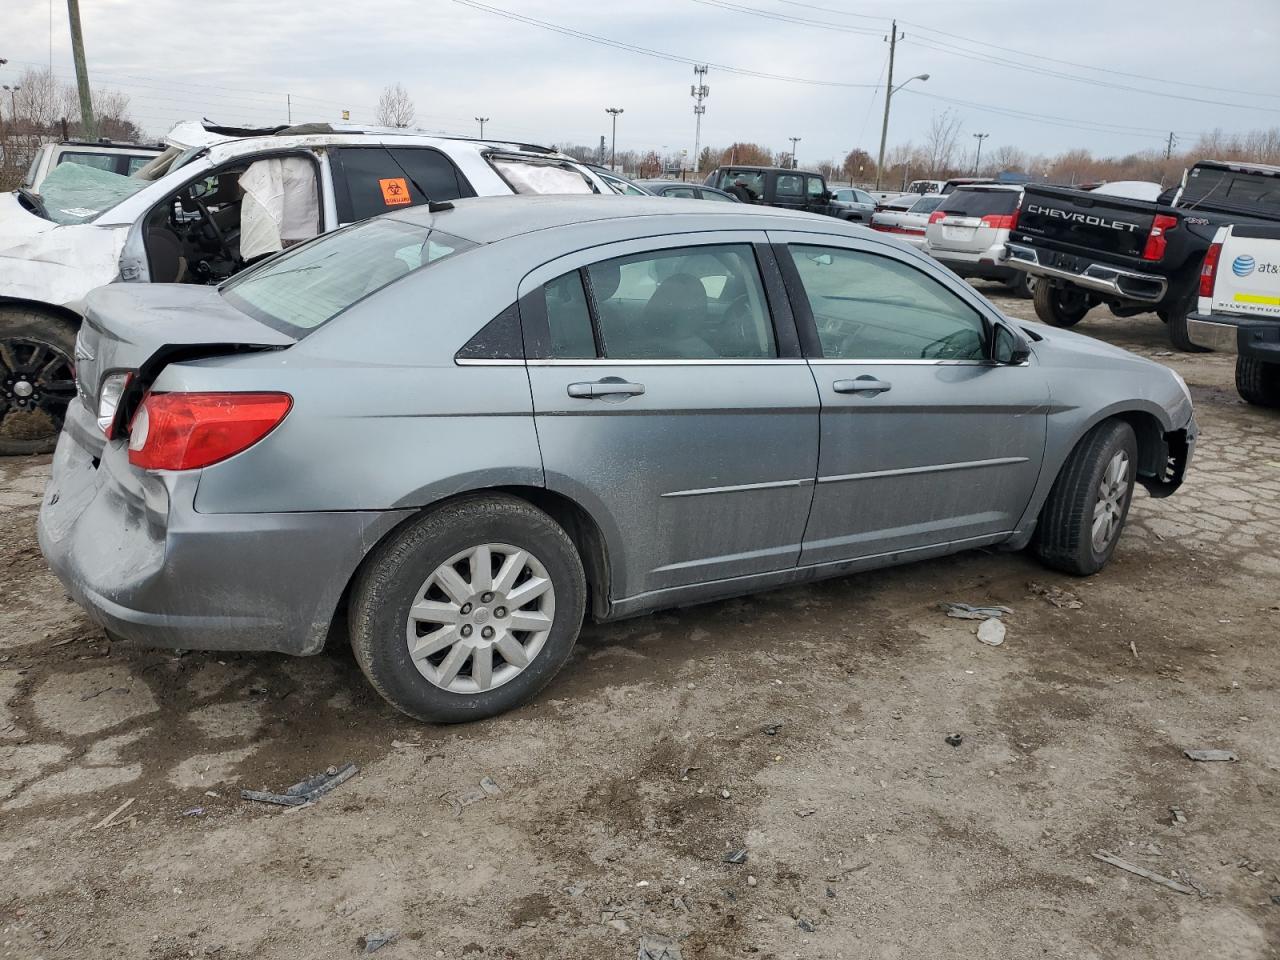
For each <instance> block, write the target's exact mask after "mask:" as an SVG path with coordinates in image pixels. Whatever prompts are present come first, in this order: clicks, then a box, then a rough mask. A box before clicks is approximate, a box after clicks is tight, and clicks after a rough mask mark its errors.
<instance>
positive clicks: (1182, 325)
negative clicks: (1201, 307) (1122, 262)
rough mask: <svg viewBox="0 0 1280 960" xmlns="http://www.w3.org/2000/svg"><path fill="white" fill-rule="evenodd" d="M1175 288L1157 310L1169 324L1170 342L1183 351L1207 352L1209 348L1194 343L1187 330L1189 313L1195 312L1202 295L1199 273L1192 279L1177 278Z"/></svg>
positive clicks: (1161, 317)
mask: <svg viewBox="0 0 1280 960" xmlns="http://www.w3.org/2000/svg"><path fill="white" fill-rule="evenodd" d="M1174 289H1175V291H1176V293H1175V295H1174V296H1172V297H1170V298H1169V300H1168V301H1167V304H1166V305H1165V306H1163V307H1161V308H1160V309H1158V310H1157V311H1156V313H1157V314H1158V315H1159V316H1160V319H1161V320H1163V321H1164V322H1165V323H1167V324H1168V325H1169V342H1170V343H1172V344H1173V345H1174V347H1176V348H1177V349H1179V350H1181V351H1182V352H1183V353H1207V352H1208V348H1207V347H1201V346H1198V345H1197V344H1194V343H1192V342H1191V336H1190V335H1189V334H1188V332H1187V314H1189V313H1195V309H1196V305H1197V300H1198V298H1199V296H1200V286H1199V273H1198V272H1197V274H1196V276H1195V277H1192V278H1191V279H1190V280H1187V279H1178V280H1175V281H1174Z"/></svg>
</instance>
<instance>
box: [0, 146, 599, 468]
mask: <svg viewBox="0 0 1280 960" xmlns="http://www.w3.org/2000/svg"><path fill="white" fill-rule="evenodd" d="M166 143H167V145H168V148H167V149H166V150H165V152H164V153H162V154H160V155H159V156H158V157H156V158H155V159H154V160H152V161H151V162H150V163H148V164H147V165H146V166H145V167H143V168H142V169H140V170H138V171H136V172H135V173H134V174H133V175H132V176H121V175H119V174H117V173H112V172H108V171H105V170H100V169H96V168H93V167H87V166H83V165H79V164H74V165H73V164H62V165H61V166H60V167H58V168H56V169H55V170H54V171H53V172H52V173H50V174H49V176H48V177H47V178H46V179H45V181H44V183H43V184H42V189H41V192H40V193H35V192H33V191H31V190H20V191H18V192H16V193H8V194H0V259H3V261H4V264H5V268H4V270H3V271H0V382H4V383H7V384H8V388H9V389H8V390H7V392H8V393H9V394H10V395H11V398H17V399H21V401H22V403H21V404H20V405H19V406H18V408H14V407H13V405H12V404H9V405H7V406H6V407H5V408H2V409H3V413H4V416H3V417H2V418H0V455H7V454H19V453H39V452H45V451H48V450H52V449H53V445H54V441H55V440H56V439H57V435H58V430H59V429H60V427H61V422H62V416H63V413H64V411H65V410H66V407H67V403H68V402H69V401H70V400H71V398H72V397H73V396H74V391H75V384H74V358H73V352H74V349H75V339H76V331H77V329H78V328H79V324H80V315H79V312H78V303H79V301H80V300H81V299H82V298H83V297H84V296H85V294H87V293H88V292H89V291H90V290H92V289H93V288H95V287H98V286H102V285H103V284H107V283H112V282H114V281H117V280H119V281H129V282H135V283H147V282H153V283H197V284H215V283H219V282H221V281H222V280H225V279H226V278H227V277H229V276H231V275H232V274H234V273H236V272H237V271H238V270H240V269H241V268H242V267H244V266H246V265H248V264H250V263H252V262H255V261H256V260H259V259H261V258H263V257H266V256H269V255H270V254H272V253H275V252H278V251H280V250H282V249H283V248H284V247H287V246H289V245H291V244H293V243H298V242H301V241H303V240H306V239H309V238H311V237H314V236H316V235H318V234H321V233H325V232H327V231H329V230H333V229H335V228H337V227H340V226H343V225H345V224H348V223H353V222H355V221H357V220H364V219H366V218H368V217H372V216H374V215H376V214H379V213H386V212H387V211H390V210H398V209H400V208H402V207H406V206H413V205H415V204H421V203H427V202H444V201H449V200H453V199H456V198H458V197H475V196H504V195H506V196H509V195H511V194H523V193H533V194H547V193H558V194H563V193H603V194H607V195H609V196H614V195H615V193H614V191H613V189H612V188H611V187H610V186H609V185H608V184H606V183H605V182H604V181H603V180H602V179H600V177H599V176H597V175H596V174H595V173H594V172H593V171H591V170H589V169H588V168H587V167H585V166H583V165H582V164H580V163H578V162H577V161H575V160H573V159H572V158H570V157H567V156H564V155H563V154H560V153H557V152H556V151H554V150H549V149H547V148H545V147H537V146H531V145H529V144H522V143H507V142H501V141H493V140H483V141H482V140H468V139H461V138H448V137H432V136H424V135H420V134H416V133H412V132H408V131H404V130H395V129H376V130H368V129H359V128H356V127H355V126H353V125H350V124H347V125H338V124H334V125H330V124H307V125H303V126H295V127H287V128H286V127H282V128H274V129H270V130H245V129H232V128H226V127H214V126H210V125H207V124H202V123H196V122H186V123H181V124H179V125H178V126H176V127H175V128H174V129H173V130H172V131H171V132H170V134H169V136H168V137H167V138H166ZM0 401H3V398H0ZM15 402H16V400H15Z"/></svg>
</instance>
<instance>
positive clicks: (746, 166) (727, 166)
mask: <svg viewBox="0 0 1280 960" xmlns="http://www.w3.org/2000/svg"><path fill="white" fill-rule="evenodd" d="M716 169H717V170H776V171H777V172H778V173H807V174H809V176H811V177H821V176H822V174H820V173H819V172H818V171H817V170H805V169H803V168H800V169H795V170H793V169H792V168H791V167H761V166H757V165H756V164H754V163H723V164H721V165H720V166H718V167H716ZM824 179H825V178H824Z"/></svg>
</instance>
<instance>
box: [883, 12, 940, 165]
mask: <svg viewBox="0 0 1280 960" xmlns="http://www.w3.org/2000/svg"><path fill="white" fill-rule="evenodd" d="M905 36H906V34H905V33H904V34H902V36H899V35H898V21H897V20H894V21H893V26H892V27H891V28H890V33H889V79H888V81H887V82H886V83H885V86H884V122H883V123H882V124H881V125H880V159H879V160H878V161H877V162H876V189H877V190H879V189H880V181H881V179H882V178H883V176H884V147H885V142H886V141H887V140H888V138H889V102H890V101H891V100H892V99H893V95H894V94H895V93H897V92H898V91H899V90H901V89H902V88H903V87H905V86H906V85H907V84H908V83H910V82H911V81H912V80H928V79H929V75H928V74H927V73H920V74H917V75H916V76H914V77H911V78H909V79H907V80H904V81H903V82H902V83H900V84H898V85H897V86H896V87H895V86H894V85H893V58H894V53H895V52H896V51H897V47H898V41H899V40H901V39H902V38H903V37H905Z"/></svg>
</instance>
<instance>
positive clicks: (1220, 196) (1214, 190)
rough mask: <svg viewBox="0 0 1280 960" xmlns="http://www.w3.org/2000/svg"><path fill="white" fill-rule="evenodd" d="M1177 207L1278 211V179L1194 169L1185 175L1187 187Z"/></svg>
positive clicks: (1279, 198) (1208, 168)
mask: <svg viewBox="0 0 1280 960" xmlns="http://www.w3.org/2000/svg"><path fill="white" fill-rule="evenodd" d="M1178 206H1180V207H1199V206H1203V207H1209V208H1213V207H1225V208H1228V209H1232V210H1241V209H1245V208H1249V207H1253V208H1257V207H1265V208H1267V209H1269V210H1273V211H1280V177H1271V176H1267V175H1265V174H1260V173H1254V174H1249V173H1235V172H1233V171H1231V170H1215V169H1214V168H1212V167H1194V168H1192V170H1191V173H1190V174H1188V175H1187V186H1186V189H1184V190H1183V191H1182V199H1181V200H1179V201H1178Z"/></svg>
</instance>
